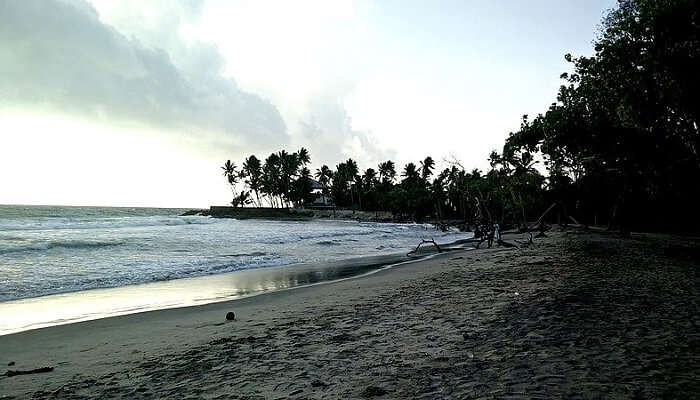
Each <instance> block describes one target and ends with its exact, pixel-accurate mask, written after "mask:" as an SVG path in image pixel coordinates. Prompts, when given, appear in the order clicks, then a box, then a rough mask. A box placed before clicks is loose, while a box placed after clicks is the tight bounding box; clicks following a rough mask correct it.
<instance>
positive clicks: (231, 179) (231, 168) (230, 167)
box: [221, 160, 238, 196]
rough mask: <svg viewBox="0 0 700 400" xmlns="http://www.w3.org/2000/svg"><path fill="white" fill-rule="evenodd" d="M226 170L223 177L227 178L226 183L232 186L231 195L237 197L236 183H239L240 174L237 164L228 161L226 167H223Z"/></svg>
mask: <svg viewBox="0 0 700 400" xmlns="http://www.w3.org/2000/svg"><path fill="white" fill-rule="evenodd" d="M221 169H222V170H224V173H223V175H224V176H225V177H226V181H227V182H228V184H229V185H231V193H232V194H233V195H234V196H235V195H236V183H237V182H238V172H237V171H236V169H237V167H236V163H234V162H231V160H226V162H225V163H224V166H223V167H221Z"/></svg>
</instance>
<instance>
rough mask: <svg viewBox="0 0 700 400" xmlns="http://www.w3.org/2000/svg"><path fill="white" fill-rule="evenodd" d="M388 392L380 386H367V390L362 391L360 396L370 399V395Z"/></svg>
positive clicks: (381, 394)
mask: <svg viewBox="0 0 700 400" xmlns="http://www.w3.org/2000/svg"><path fill="white" fill-rule="evenodd" d="M386 393H387V392H386V390H384V388H381V387H379V386H367V387H366V388H365V390H363V391H362V392H361V393H360V396H362V397H364V398H367V399H368V398H370V397H376V396H384V395H385V394H386Z"/></svg>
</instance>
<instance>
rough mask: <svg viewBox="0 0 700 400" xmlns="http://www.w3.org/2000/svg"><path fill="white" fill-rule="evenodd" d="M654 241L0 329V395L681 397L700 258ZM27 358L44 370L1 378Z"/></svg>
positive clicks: (577, 241) (475, 261) (555, 243)
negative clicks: (230, 316) (8, 331)
mask: <svg viewBox="0 0 700 400" xmlns="http://www.w3.org/2000/svg"><path fill="white" fill-rule="evenodd" d="M661 239H662V241H659V238H658V237H655V236H652V235H633V236H632V238H630V239H620V238H617V237H615V236H612V235H607V234H599V233H582V232H551V233H548V237H547V238H543V239H536V241H535V243H534V244H533V245H532V246H529V247H528V248H525V249H503V248H495V249H488V250H487V249H482V250H477V251H466V252H459V253H454V254H450V255H447V256H444V257H439V258H435V259H432V260H426V261H421V262H417V263H413V264H408V265H404V266H400V267H396V268H393V269H390V270H386V271H381V272H379V273H376V274H373V275H370V276H366V277H362V278H357V279H351V280H345V281H341V282H336V283H331V284H324V285H317V286H312V287H307V288H300V289H294V290H288V291H280V292H274V293H268V294H264V295H260V296H255V297H250V298H245V299H241V300H236V301H232V302H225V303H216V304H209V305H204V306H196V307H188V308H180V309H170V310H162V311H153V312H146V313H141V314H133V315H127V316H121V317H115V318H107V319H101V320H95V321H88V322H82V323H76V324H70V325H63V326H56V327H50V328H45V329H39V330H34V331H28V332H23V333H19V334H13V335H7V336H0V362H1V363H2V364H0V365H1V366H2V368H0V374H5V376H0V398H7V399H10V398H12V399H14V398H16V399H23V398H69V399H74V398H129V399H131V398H178V399H179V398H193V399H194V398H208V399H229V398H236V399H275V398H299V399H301V398H314V399H315V398H329V399H332V398H380V399H381V398H385V399H393V398H426V399H435V398H542V399H545V398H636V399H646V398H694V397H695V396H696V395H697V393H700V369H699V368H698V366H700V296H699V294H700V291H699V289H700V275H699V274H698V269H697V260H698V258H699V257H698V254H700V252H699V251H698V244H697V242H696V241H690V240H683V239H678V238H668V237H662V238H661ZM228 311H234V312H235V313H236V316H237V318H236V320H235V321H231V322H227V321H225V318H224V317H225V314H226V313H227V312H228ZM41 367H53V370H52V371H51V372H46V373H38V374H29V375H18V376H6V371H9V370H13V371H17V370H31V369H35V368H41Z"/></svg>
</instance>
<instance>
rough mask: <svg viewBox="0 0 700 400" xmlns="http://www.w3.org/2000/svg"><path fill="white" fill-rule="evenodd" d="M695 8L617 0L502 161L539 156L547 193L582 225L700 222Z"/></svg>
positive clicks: (672, 0)
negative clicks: (589, 52) (591, 48)
mask: <svg viewBox="0 0 700 400" xmlns="http://www.w3.org/2000/svg"><path fill="white" fill-rule="evenodd" d="M699 5H700V4H698V1H695V0H667V1H660V0H624V1H620V2H619V6H618V8H617V9H615V10H613V11H611V12H610V13H609V14H608V15H607V17H606V18H605V19H604V20H603V26H602V31H601V33H600V36H599V37H598V39H597V40H596V41H595V42H594V45H595V54H594V55H593V56H592V57H578V58H574V57H572V56H571V55H566V59H567V61H569V62H571V63H572V64H573V73H572V74H563V75H562V78H563V79H564V80H565V84H564V85H563V86H561V88H560V90H559V95H558V97H557V102H556V103H554V104H552V105H551V107H550V108H549V109H548V110H547V111H546V112H545V113H544V114H541V115H538V116H537V117H536V118H534V119H533V120H529V119H528V118H527V116H525V117H524V118H523V123H522V127H521V129H520V130H519V131H518V132H514V133H511V135H510V137H509V138H508V140H507V141H506V144H505V146H504V149H503V157H504V158H511V157H517V156H519V155H524V154H529V153H531V152H539V153H540V154H542V156H543V158H544V160H545V162H546V163H547V169H548V171H549V177H548V194H549V196H550V197H551V198H552V199H554V200H556V201H558V202H560V203H561V205H562V207H563V208H565V209H566V210H569V212H571V213H572V214H575V215H576V216H577V218H579V219H581V220H582V221H585V222H586V223H594V222H597V223H607V224H610V225H614V226H616V227H618V228H621V229H623V230H626V229H629V228H642V229H662V230H688V229H695V228H694V226H695V225H696V224H697V222H700V221H699V220H700V218H699V216H700V214H699V213H698V209H697V203H698V200H699V199H700V197H699V194H700V192H699V190H698V177H700V174H699V172H700V159H699V158H698V145H699V144H700V143H699V139H700V134H699V132H700V131H699V130H698V128H699V127H698V124H699V123H700V103H699V102H698V101H697V96H698V93H699V90H700V87H699V84H700V77H699V73H700V41H699V40H700V37H699V33H700V7H699Z"/></svg>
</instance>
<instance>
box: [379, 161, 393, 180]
mask: <svg viewBox="0 0 700 400" xmlns="http://www.w3.org/2000/svg"><path fill="white" fill-rule="evenodd" d="M394 178H396V167H395V166H394V162H393V161H391V160H388V161H384V162H383V163H380V164H379V179H381V181H382V183H385V184H386V183H392V182H393V181H394Z"/></svg>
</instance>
